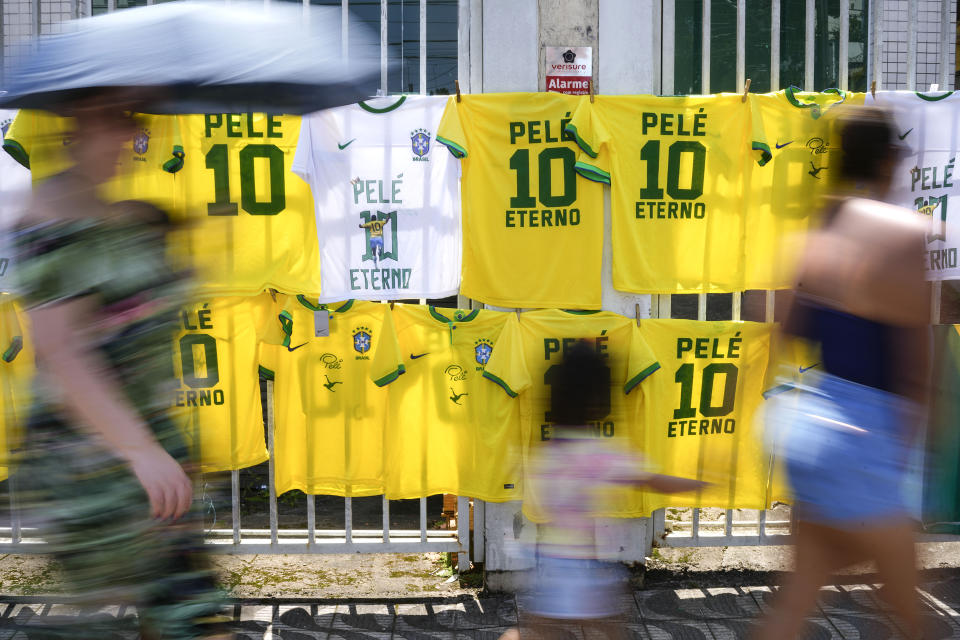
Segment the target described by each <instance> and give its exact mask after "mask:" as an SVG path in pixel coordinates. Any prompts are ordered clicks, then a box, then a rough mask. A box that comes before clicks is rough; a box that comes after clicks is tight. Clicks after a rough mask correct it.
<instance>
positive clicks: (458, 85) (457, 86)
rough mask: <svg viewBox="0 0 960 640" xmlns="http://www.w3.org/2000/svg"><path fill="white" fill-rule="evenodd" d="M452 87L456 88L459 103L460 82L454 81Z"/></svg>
mask: <svg viewBox="0 0 960 640" xmlns="http://www.w3.org/2000/svg"><path fill="white" fill-rule="evenodd" d="M453 85H454V86H455V87H456V88H457V102H460V81H459V80H454V81H453Z"/></svg>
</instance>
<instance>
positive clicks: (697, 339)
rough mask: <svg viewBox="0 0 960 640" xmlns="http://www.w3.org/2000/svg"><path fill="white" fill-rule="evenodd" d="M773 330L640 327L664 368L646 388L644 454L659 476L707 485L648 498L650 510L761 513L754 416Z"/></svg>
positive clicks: (763, 475)
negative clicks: (696, 509) (720, 509)
mask: <svg viewBox="0 0 960 640" xmlns="http://www.w3.org/2000/svg"><path fill="white" fill-rule="evenodd" d="M772 331H773V325H772V324H767V323H758V322H698V321H696V320H644V321H643V326H642V327H641V332H642V334H643V337H644V338H645V339H646V341H647V343H648V344H649V345H650V347H651V348H652V349H653V352H654V354H655V355H656V358H657V360H658V361H659V362H660V364H661V365H662V366H663V368H664V371H663V372H662V373H661V374H658V375H656V376H654V377H653V378H652V379H651V382H650V386H648V387H646V388H645V389H644V393H645V394H647V398H648V399H649V401H648V402H645V403H644V404H643V407H642V412H641V415H642V417H643V429H644V432H645V436H644V453H645V455H646V456H647V457H648V458H649V459H650V460H651V461H653V462H654V463H656V465H657V466H658V467H659V471H660V472H661V473H665V474H669V475H675V476H681V477H684V478H697V479H699V480H705V481H707V482H710V483H712V484H711V485H710V486H709V487H707V488H706V489H703V490H702V491H699V492H696V493H681V494H676V495H669V496H668V495H662V494H654V493H647V494H646V495H645V498H644V505H645V508H646V509H647V511H648V512H652V511H654V510H656V509H660V508H662V507H666V506H672V507H721V508H727V509H735V508H740V509H763V508H764V507H765V503H766V490H767V484H768V479H769V470H770V465H769V459H768V456H767V454H766V452H765V450H764V443H763V434H762V432H760V430H759V428H758V427H757V425H756V424H755V420H754V417H755V415H756V413H757V409H758V408H759V407H760V403H761V401H762V399H763V395H762V394H763V391H764V389H763V387H764V379H765V376H766V369H767V364H768V362H769V359H770V340H771V335H772Z"/></svg>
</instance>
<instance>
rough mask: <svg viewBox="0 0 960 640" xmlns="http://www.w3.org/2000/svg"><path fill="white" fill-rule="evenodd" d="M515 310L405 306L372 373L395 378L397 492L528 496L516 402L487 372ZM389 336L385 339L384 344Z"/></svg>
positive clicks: (392, 416) (389, 472)
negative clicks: (522, 476)
mask: <svg viewBox="0 0 960 640" xmlns="http://www.w3.org/2000/svg"><path fill="white" fill-rule="evenodd" d="M516 321H517V319H516V316H515V315H514V314H512V313H501V312H497V311H487V310H483V309H474V310H473V311H463V310H459V309H439V308H436V307H426V306H420V305H402V304H397V305H395V306H394V309H393V324H394V326H395V329H396V332H395V334H394V335H393V336H391V335H389V334H388V333H386V332H384V334H383V335H382V336H381V339H380V343H379V346H378V348H377V353H376V356H375V357H374V360H373V367H372V369H371V377H372V378H373V379H374V381H375V382H376V384H378V385H380V386H383V385H387V384H389V385H390V389H389V398H388V406H389V410H388V417H387V427H386V436H385V439H384V451H386V452H388V454H387V455H386V457H385V460H384V465H385V469H384V476H385V481H386V495H387V497H388V498H391V499H400V498H418V497H422V496H428V495H433V494H437V493H452V494H456V495H461V496H470V497H473V498H480V499H482V500H487V501H491V502H502V501H506V500H518V499H519V498H520V496H521V495H522V494H521V491H520V465H519V455H518V449H519V445H520V441H519V437H520V422H519V414H518V411H517V407H516V405H515V403H513V402H511V401H510V398H509V397H507V396H506V395H504V394H503V393H502V392H500V391H499V390H498V389H497V388H496V387H494V386H493V385H491V384H490V383H489V382H487V381H486V380H483V379H482V376H483V371H484V368H485V367H486V366H487V362H488V361H489V360H490V358H491V355H492V354H493V353H494V352H495V351H496V348H495V347H494V345H495V344H496V343H497V340H498V339H499V338H500V335H501V332H503V331H505V329H504V327H509V326H510V325H511V324H513V323H516ZM385 340H386V341H390V342H389V343H388V344H385V343H384V341H385Z"/></svg>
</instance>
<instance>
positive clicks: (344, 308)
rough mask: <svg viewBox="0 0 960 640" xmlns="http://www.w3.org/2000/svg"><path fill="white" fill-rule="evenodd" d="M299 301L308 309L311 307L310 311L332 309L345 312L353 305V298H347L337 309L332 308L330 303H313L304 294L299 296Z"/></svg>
mask: <svg viewBox="0 0 960 640" xmlns="http://www.w3.org/2000/svg"><path fill="white" fill-rule="evenodd" d="M297 302H299V303H300V304H302V305H303V306H305V307H306V308H307V309H310V311H332V312H334V313H344V312H346V311H349V310H350V307H352V306H353V300H347V301H346V302H344V303H343V304H342V305H340V306H339V307H337V308H336V309H331V308H330V305H327V304H313V303H312V302H310V301H309V300H307V297H306V296H303V295H299V296H297Z"/></svg>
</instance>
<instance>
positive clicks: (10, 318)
mask: <svg viewBox="0 0 960 640" xmlns="http://www.w3.org/2000/svg"><path fill="white" fill-rule="evenodd" d="M35 369H36V363H35V360H34V354H33V342H32V340H31V336H30V328H29V323H28V321H27V315H26V314H25V313H24V312H23V311H22V310H21V309H20V307H19V305H17V304H16V303H15V302H14V301H13V296H11V295H0V426H2V431H0V480H5V479H6V478H7V477H8V476H9V475H10V473H9V465H10V452H11V450H14V449H16V448H17V447H19V446H20V443H21V442H22V440H23V423H24V420H26V417H27V411H28V410H29V407H30V402H29V400H30V395H29V394H30V382H31V380H32V379H33V374H34V371H35Z"/></svg>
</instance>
